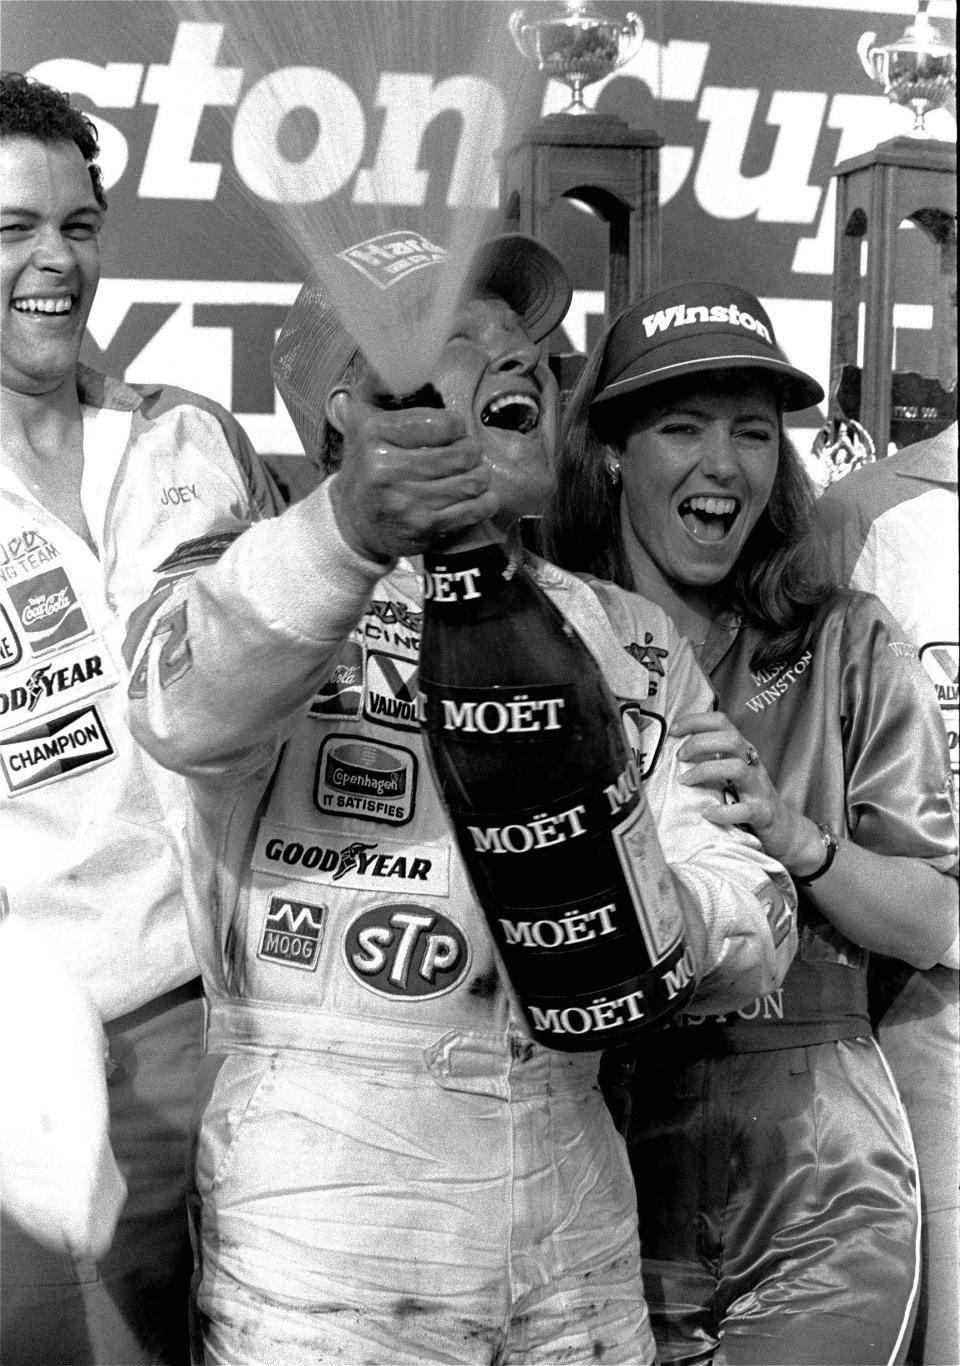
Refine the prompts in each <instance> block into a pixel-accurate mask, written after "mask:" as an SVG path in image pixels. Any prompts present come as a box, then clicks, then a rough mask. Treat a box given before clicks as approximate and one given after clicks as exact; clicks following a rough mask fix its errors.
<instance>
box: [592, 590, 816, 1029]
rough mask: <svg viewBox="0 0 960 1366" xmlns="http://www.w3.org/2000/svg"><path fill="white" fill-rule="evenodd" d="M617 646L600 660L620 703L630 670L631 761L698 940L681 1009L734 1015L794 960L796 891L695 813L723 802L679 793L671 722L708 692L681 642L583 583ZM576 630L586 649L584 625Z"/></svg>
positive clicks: (736, 832) (625, 597) (659, 622)
mask: <svg viewBox="0 0 960 1366" xmlns="http://www.w3.org/2000/svg"><path fill="white" fill-rule="evenodd" d="M590 587H591V588H592V590H593V593H592V594H591V595H590V596H591V597H593V595H594V594H595V595H596V597H595V598H594V601H595V602H597V601H599V603H600V604H602V610H603V611H604V612H605V613H606V616H607V618H608V620H609V624H610V626H611V627H612V628H613V631H614V633H615V635H616V636H617V638H618V640H619V642H620V649H619V656H620V657H619V659H616V660H610V659H609V658H603V663H604V668H605V671H606V674H607V679H608V682H609V683H610V686H611V687H612V688H613V690H614V692H615V693H616V694H617V696H618V697H620V698H621V704H622V703H623V699H624V698H628V697H631V696H632V697H636V696H637V692H638V678H637V675H636V670H637V669H638V667H639V669H640V670H641V671H642V673H644V674H645V678H642V679H641V680H639V690H640V695H641V696H642V697H643V699H644V700H643V703H642V705H640V706H638V707H637V708H636V712H637V717H636V720H633V719H632V717H631V709H630V706H629V705H628V706H627V709H626V712H625V723H626V724H627V726H628V729H629V728H630V727H631V725H637V724H639V725H640V726H642V727H643V728H644V729H643V731H642V734H643V736H644V737H652V738H651V739H649V740H647V741H646V749H645V751H644V752H643V753H642V754H641V755H640V756H639V767H640V771H641V774H642V776H643V779H644V792H645V795H646V798H647V801H648V803H649V806H650V810H651V812H652V815H653V818H654V821H655V824H656V827H657V833H658V836H659V840H660V846H661V849H662V851H663V856H664V858H665V860H666V862H667V864H668V865H669V867H670V869H671V871H672V872H673V873H674V874H675V875H676V877H678V878H679V879H680V880H682V882H683V883H684V885H685V886H686V888H687V889H688V891H689V892H690V894H691V896H692V898H693V899H694V901H695V902H696V904H697V906H698V908H699V911H700V915H701V917H702V920H703V923H704V926H705V928H706V934H707V947H706V953H705V957H704V965H703V971H702V975H701V977H700V981H699V983H698V986H697V990H696V992H695V993H694V995H693V997H692V998H691V1000H690V1002H689V1004H688V1006H687V1007H686V1010H687V1011H689V1012H691V1013H695V1014H703V1013H711V1014H712V1013H716V1014H721V1013H723V1012H725V1011H733V1010H737V1009H739V1008H740V1007H741V1006H745V1005H747V1004H749V1003H750V1002H751V1001H753V1000H755V999H756V998H757V997H758V996H763V995H765V994H767V993H769V992H772V991H774V990H776V988H777V987H778V986H779V985H780V983H781V982H782V980H783V978H784V976H785V975H786V971H787V968H788V967H789V965H790V962H791V960H792V958H793V956H794V953H795V952H796V947H797V933H796V904H797V899H796V892H795V890H794V887H793V883H792V882H791V880H790V878H789V876H788V875H787V873H786V872H785V871H784V869H783V868H782V867H781V865H780V864H779V863H777V862H776V861H775V860H774V859H772V858H770V857H769V856H768V855H767V854H766V853H764V851H763V849H762V848H761V846H760V844H759V842H758V841H757V840H756V838H755V837H754V836H753V835H751V834H749V833H748V832H747V831H746V830H741V829H724V828H723V827H721V826H717V825H714V824H712V823H711V822H710V821H709V820H707V819H706V818H705V815H704V813H705V812H706V811H707V810H708V809H710V808H711V807H715V806H716V805H717V804H718V803H719V802H721V801H722V796H721V794H720V793H719V792H717V791H716V790H711V789H706V788H700V787H692V786H686V785H684V784H683V783H681V782H680V781H679V779H680V774H681V771H682V768H683V765H682V762H681V761H680V759H679V758H678V754H677V751H678V750H679V748H680V745H681V744H682V740H680V739H675V738H674V737H673V736H671V734H670V727H671V724H672V722H673V720H674V718H675V717H677V716H679V715H680V714H681V713H683V712H688V711H710V710H713V708H714V707H715V705H716V702H715V697H714V694H713V690H712V689H711V687H710V684H709V682H708V681H707V679H706V677H705V675H704V674H703V672H702V670H701V669H700V666H699V665H698V664H697V662H696V659H695V658H694V654H693V651H692V649H691V647H690V645H689V644H688V642H687V641H686V640H685V639H684V638H683V637H682V636H680V635H679V634H678V633H677V631H676V629H675V628H674V626H673V624H672V622H671V621H670V619H669V618H668V617H667V616H666V614H665V613H664V612H662V611H661V610H660V609H659V608H658V607H655V606H654V605H653V604H652V603H649V602H647V601H646V600H645V599H643V598H641V597H639V596H638V595H637V594H634V593H626V592H624V591H623V590H621V589H618V588H615V587H613V586H612V585H609V584H600V583H597V582H593V581H592V582H591V585H590ZM575 624H576V625H577V626H578V628H580V629H581V630H584V631H585V638H586V639H587V640H588V643H589V641H590V636H589V625H588V624H587V623H586V622H585V621H584V620H583V619H582V618H581V619H576V621H575Z"/></svg>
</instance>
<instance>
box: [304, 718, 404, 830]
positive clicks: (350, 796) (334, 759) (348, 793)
mask: <svg viewBox="0 0 960 1366" xmlns="http://www.w3.org/2000/svg"><path fill="white" fill-rule="evenodd" d="M416 790H417V758H416V755H415V754H413V753H412V752H411V751H410V750H408V749H404V748H403V747H402V746H401V745H391V744H387V743H384V742H382V741H376V742H374V741H371V740H361V739H359V738H357V737H356V736H351V735H339V734H335V735H327V736H325V737H324V740H323V743H322V744H321V746H320V750H319V753H318V754H317V771H316V778H315V780H314V789H313V800H314V805H315V806H316V808H317V810H318V811H324V812H327V813H328V814H329V815H331V816H356V817H357V818H358V819H360V820H363V821H378V822H380V823H381V824H383V825H406V823H407V821H409V820H410V818H411V817H412V816H413V812H414V808H415V804H416Z"/></svg>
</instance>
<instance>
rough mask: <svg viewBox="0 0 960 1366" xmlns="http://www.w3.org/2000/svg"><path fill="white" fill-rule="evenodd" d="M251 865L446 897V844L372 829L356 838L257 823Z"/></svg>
mask: <svg viewBox="0 0 960 1366" xmlns="http://www.w3.org/2000/svg"><path fill="white" fill-rule="evenodd" d="M251 866H252V867H253V868H254V869H256V871H257V872H258V873H268V874H270V875H271V876H273V877H284V878H296V879H297V880H298V881H301V882H318V883H320V884H321V885H323V886H327V887H332V886H336V885H339V886H341V887H350V888H352V889H353V890H355V891H361V892H378V891H379V892H388V893H389V892H392V893H394V894H396V893H397V892H399V891H404V892H407V893H408V894H410V893H412V894H414V895H416V896H446V895H447V892H448V891H449V887H450V875H449V874H450V851H449V849H448V848H447V847H446V846H444V845H432V844H429V845H428V844H424V845H409V844H405V843H403V842H401V841H400V840H389V839H383V838H381V837H380V836H379V834H378V833H377V832H375V831H374V832H372V836H371V838H369V839H366V838H365V839H357V838H356V837H355V836H354V835H343V834H340V833H339V832H337V831H335V830H300V829H298V828H296V827H294V826H290V825H277V824H275V823H274V822H272V821H261V823H260V830H259V833H258V835H257V843H256V846H255V848H254V851H253V858H252V860H251Z"/></svg>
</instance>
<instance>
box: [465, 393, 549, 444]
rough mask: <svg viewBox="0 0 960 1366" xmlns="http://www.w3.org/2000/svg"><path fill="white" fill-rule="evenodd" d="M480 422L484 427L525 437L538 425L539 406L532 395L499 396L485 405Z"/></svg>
mask: <svg viewBox="0 0 960 1366" xmlns="http://www.w3.org/2000/svg"><path fill="white" fill-rule="evenodd" d="M480 421H481V422H482V423H483V425H484V426H485V427H497V428H499V429H500V430H501V431H504V432H518V433H519V434H520V435H521V436H525V435H526V434H527V432H532V431H535V430H536V428H537V426H538V425H539V423H540V404H539V403H538V402H537V400H536V399H535V398H534V397H533V395H532V394H501V395H500V396H499V398H494V399H491V400H490V402H489V403H488V404H487V405H486V407H485V408H484V410H483V412H482V413H481V414H480Z"/></svg>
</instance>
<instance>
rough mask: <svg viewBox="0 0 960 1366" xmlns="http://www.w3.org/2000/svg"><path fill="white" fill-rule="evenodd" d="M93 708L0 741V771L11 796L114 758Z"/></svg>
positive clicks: (71, 713) (100, 718) (96, 712)
mask: <svg viewBox="0 0 960 1366" xmlns="http://www.w3.org/2000/svg"><path fill="white" fill-rule="evenodd" d="M114 753H115V751H114V747H113V743H112V741H111V739H110V736H109V734H108V733H107V729H106V726H105V725H104V723H103V719H102V717H101V716H100V713H99V711H98V710H97V708H96V707H95V706H91V707H84V708H82V709H81V710H80V711H74V712H70V713H69V714H68V715H66V716H58V717H56V718H55V719H54V720H52V721H48V722H46V723H45V724H44V725H40V726H36V727H34V728H33V729H31V730H26V731H20V733H19V734H18V735H12V736H10V737H9V739H4V740H0V771H2V773H3V777H4V780H5V781H6V784H7V788H8V790H9V792H10V795H11V796H16V794H17V793H19V792H26V791H28V790H30V789H33V788H37V787H42V786H43V785H44V784H45V783H51V782H55V781H56V780H57V779H58V778H66V777H69V775H70V774H72V773H77V772H79V771H80V770H82V769H88V768H96V767H97V766H98V765H99V764H105V763H107V762H108V761H109V760H110V759H112V758H113V756H114Z"/></svg>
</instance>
